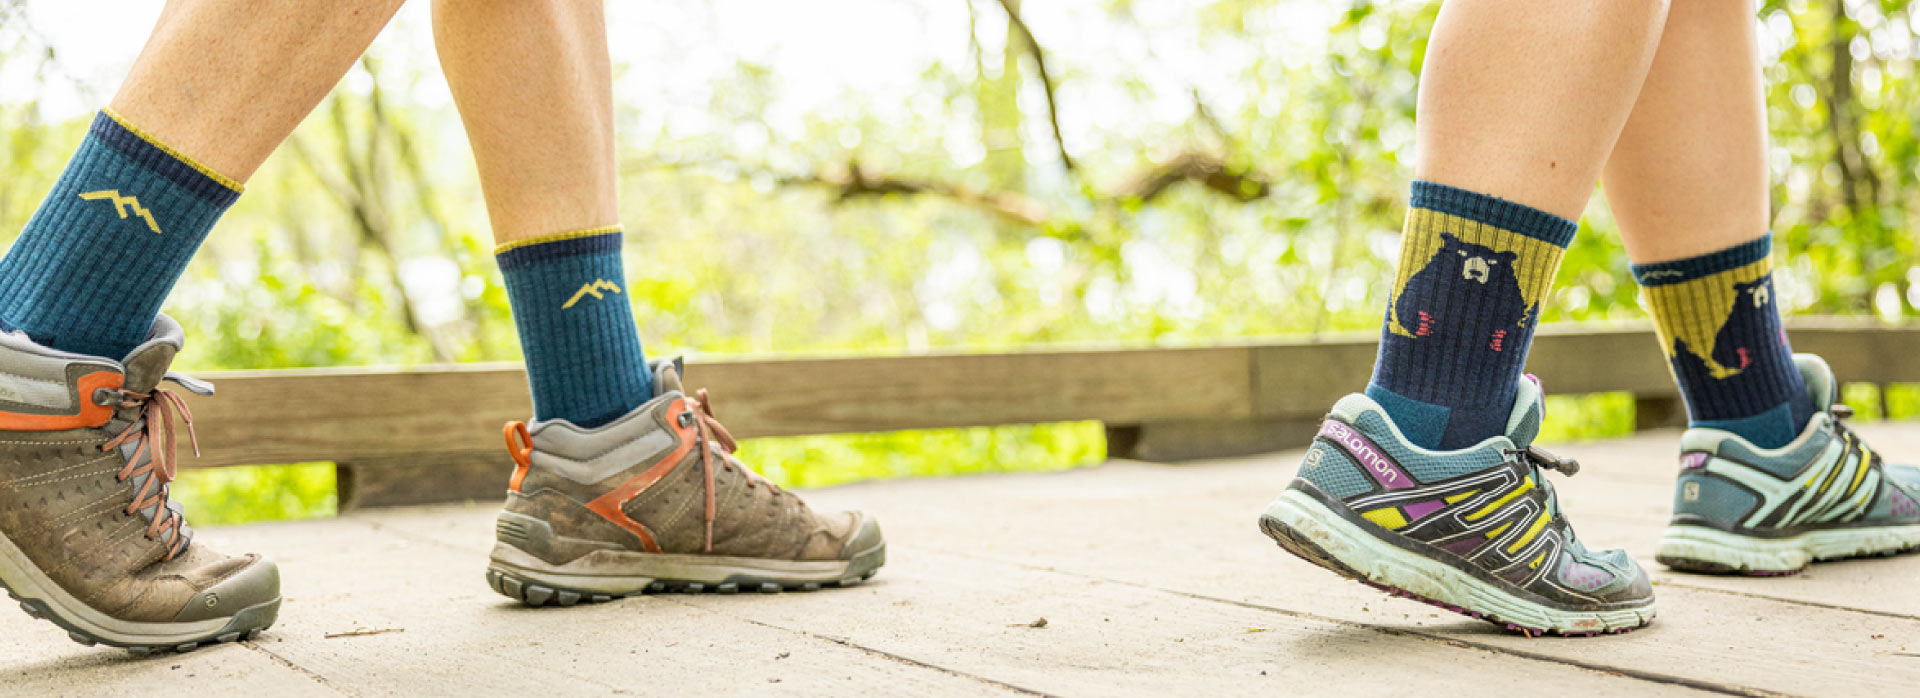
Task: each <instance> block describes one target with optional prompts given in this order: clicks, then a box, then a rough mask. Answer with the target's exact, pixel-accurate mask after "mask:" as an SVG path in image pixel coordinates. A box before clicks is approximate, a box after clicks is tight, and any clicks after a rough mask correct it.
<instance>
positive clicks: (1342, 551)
mask: <svg viewBox="0 0 1920 698" xmlns="http://www.w3.org/2000/svg"><path fill="white" fill-rule="evenodd" d="M1266 516H1267V517H1269V518H1272V519H1274V520H1276V521H1278V522H1280V523H1282V524H1285V525H1286V526H1287V527H1288V528H1291V529H1293V530H1294V531H1296V532H1298V533H1300V534H1302V535H1304V536H1305V537H1307V538H1308V539H1309V540H1311V541H1313V543H1314V545H1317V546H1320V548H1321V549H1322V550H1325V551H1326V553H1327V554H1328V555H1330V556H1332V557H1333V558H1335V559H1337V560H1339V561H1340V563H1341V564H1343V565H1346V566H1347V567H1349V568H1352V569H1354V570H1356V571H1358V572H1359V573H1361V574H1363V575H1366V577H1367V579H1370V580H1372V581H1374V582H1375V583H1378V584H1383V585H1386V586H1390V587H1395V588H1399V589H1403V590H1405V591H1407V592H1409V593H1412V594H1417V595H1419V596H1423V597H1426V598H1428V599H1432V600H1434V601H1438V602H1441V603H1446V604H1452V605H1454V606H1459V607H1461V608H1465V609H1467V610H1470V611H1475V612H1478V613H1482V614H1486V615H1488V616H1492V617H1494V618H1497V619H1499V620H1503V621H1507V622H1511V623H1516V624H1519V625H1524V626H1528V627H1532V628H1545V629H1549V630H1553V631H1556V632H1563V633H1584V632H1599V631H1605V630H1613V629H1620V628H1637V627H1640V626H1642V625H1646V624H1647V623H1648V622H1649V621H1651V620H1653V615H1654V604H1653V602H1652V600H1649V601H1648V602H1647V604H1646V605H1645V606H1640V607H1637V608H1628V609H1619V610H1611V611H1567V610H1562V609H1557V608H1552V607H1548V606H1543V605H1540V604H1538V603H1535V602H1532V601H1527V600H1524V599H1521V598H1518V597H1516V596H1514V595H1512V594H1510V593H1507V592H1506V591H1505V590H1503V589H1501V588H1499V587H1497V586H1494V585H1492V584H1488V583H1486V582H1483V581H1481V580H1480V579H1478V578H1476V577H1474V576H1473V575H1471V574H1468V573H1466V572H1462V571H1460V570H1458V569H1454V567H1453V566H1452V565H1448V564H1446V563H1444V562H1440V561H1438V560H1433V559H1430V558H1428V557H1425V556H1423V555H1419V554H1417V553H1413V552H1410V551H1407V550H1404V549H1401V548H1399V547H1397V546H1395V545H1393V544H1392V543H1388V542H1386V541H1383V540H1380V539H1379V538H1378V537H1376V536H1374V535H1373V534H1371V533H1368V532H1367V531H1365V530H1362V529H1361V528H1360V527H1358V526H1355V525H1354V524H1352V523H1351V522H1349V521H1347V520H1346V519H1345V518H1342V517H1341V516H1340V515H1339V514H1336V513H1334V512H1333V511H1332V510H1330V509H1328V508H1327V507H1326V505H1324V504H1321V503H1320V502H1319V501H1318V500H1316V499H1314V497H1313V496H1312V495H1309V494H1307V493H1305V492H1301V491H1299V490H1293V489H1289V490H1287V491H1286V493H1284V494H1282V495H1280V498H1279V499H1276V500H1274V502H1273V503H1272V504H1270V505H1267V511H1266Z"/></svg>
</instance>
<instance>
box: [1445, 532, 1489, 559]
mask: <svg viewBox="0 0 1920 698" xmlns="http://www.w3.org/2000/svg"><path fill="white" fill-rule="evenodd" d="M1486 542H1487V539H1485V538H1481V537H1480V536H1467V537H1465V538H1462V539H1460V540H1456V541H1454V542H1452V543H1447V544H1444V545H1441V546H1440V547H1441V549H1443V550H1446V551H1447V552H1450V553H1453V554H1455V555H1459V556H1460V557H1467V556H1470V555H1472V554H1473V551H1475V550H1479V549H1480V546H1482V545H1485V544H1486Z"/></svg>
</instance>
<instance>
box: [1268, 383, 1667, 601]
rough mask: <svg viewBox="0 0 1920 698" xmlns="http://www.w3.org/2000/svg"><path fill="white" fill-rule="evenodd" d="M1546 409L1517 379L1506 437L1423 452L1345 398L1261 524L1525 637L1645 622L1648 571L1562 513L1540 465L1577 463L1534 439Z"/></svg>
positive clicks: (1398, 587) (1356, 570) (1299, 550)
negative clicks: (1590, 537)
mask: <svg viewBox="0 0 1920 698" xmlns="http://www.w3.org/2000/svg"><path fill="white" fill-rule="evenodd" d="M1529 378H1531V377H1529ZM1542 408H1543V404H1542V400H1541V394H1540V388H1539V386H1538V385H1537V383H1536V382H1535V381H1533V380H1522V381H1520V393H1519V397H1518V398H1517V399H1516V400H1515V402H1514V408H1513V413H1512V416H1511V417H1510V418H1509V419H1508V421H1507V433H1506V434H1505V435H1503V436H1495V437H1492V438H1489V439H1487V440H1485V441H1482V442H1480V443H1479V444H1477V445H1475V446H1472V447H1470V448H1464V449H1460V450H1457V451H1429V450H1427V449H1424V448H1420V447H1419V446H1416V445H1414V444H1412V443H1410V442H1408V441H1407V440H1406V438H1405V437H1403V436H1401V432H1400V428H1399V427H1398V426H1396V425H1395V424H1394V423H1393V420H1392V419H1391V418H1389V417H1388V416H1387V413H1386V411H1385V410H1383V409H1381V407H1380V405H1379V404H1378V403H1376V402H1374V401H1373V400H1371V399H1369V398H1368V397H1367V396H1366V395H1363V394H1357V393H1356V394H1353V395H1348V396H1347V397H1345V398H1342V399H1341V400H1340V401H1339V402H1338V403H1336V404H1335V405H1334V406H1333V411H1332V412H1331V413H1330V414H1328V415H1327V420H1326V422H1325V423H1324V424H1323V425H1322V426H1321V428H1320V434H1319V436H1318V437H1316V438H1315V440H1314V443H1313V446H1312V447H1311V448H1310V449H1308V451H1307V455H1306V460H1305V461H1304V462H1303V463H1302V464H1301V466H1300V474H1299V476H1298V477H1296V478H1294V480H1293V483H1292V484H1291V485H1289V486H1288V487H1287V490H1286V492H1285V493H1283V494H1281V495H1280V498H1279V499H1277V500H1275V501H1274V502H1273V503H1272V504H1271V505H1268V507H1267V510H1266V513H1265V514H1263V515H1262V516H1261V517H1260V529H1261V530H1262V531H1264V532H1265V533H1266V534H1267V535H1268V536H1271V537H1272V538H1273V539H1274V540H1275V541H1277V542H1279V544H1280V547H1281V548H1284V549H1286V550H1287V551H1288V552H1291V553H1293V554H1295V555H1298V556H1300V557H1301V558H1304V559H1306V560H1307V561H1308V562H1312V563H1314V564H1316V565H1319V566H1321V567H1325V568H1327V569H1329V570H1333V571H1334V572H1336V573H1338V574H1340V575H1341V576H1344V577H1347V578H1349V579H1353V580H1355V581H1359V582H1362V583H1365V584H1367V585H1369V586H1373V587H1376V588H1379V589H1381V590H1384V591H1387V592H1389V593H1392V594H1394V595H1397V596H1406V597H1410V598H1414V599H1417V600H1420V601H1425V602H1427V603H1430V604H1433V605H1436V606H1440V607H1442V608H1446V609H1448V610H1451V611H1454V612H1456V613H1462V614H1465V615H1468V616H1472V617H1474V618H1480V619H1483V620H1487V621H1491V622H1493V623H1496V624H1499V625H1502V626H1505V627H1506V628H1508V629H1509V630H1513V631H1515V632H1519V633H1523V634H1526V635H1530V636H1531V635H1542V634H1546V633H1555V634H1559V635H1596V634H1599V633H1602V632H1611V633H1619V632H1626V631H1629V630H1633V629H1635V628H1639V627H1642V626H1645V625H1646V624H1647V623H1649V622H1652V620H1653V615H1654V602H1653V587H1652V585H1651V584H1650V583H1649V582H1648V581H1647V575H1646V572H1645V571H1643V570H1641V569H1640V566H1639V565H1637V564H1635V563H1634V561H1633V559H1632V558H1631V557H1628V556H1627V554H1626V553H1624V552H1622V551H1619V550H1608V551H1604V552H1598V553H1596V552H1593V551H1590V550H1588V549H1587V548H1586V546H1584V545H1581V543H1580V540H1579V539H1578V538H1576V537H1575V536H1574V533H1573V528H1572V526H1571V525H1570V524H1568V522H1567V518H1566V516H1565V515H1564V514H1562V513H1561V511H1560V507H1559V503H1558V501H1557V499H1556V498H1555V497H1554V493H1553V486H1552V485H1551V484H1550V483H1549V482H1548V481H1547V478H1546V477H1545V473H1544V472H1542V469H1543V468H1544V469H1554V470H1560V471H1562V472H1564V473H1566V474H1568V475H1571V474H1573V473H1574V472H1575V471H1576V470H1578V468H1579V466H1578V464H1576V463H1574V462H1573V461H1571V460H1561V459H1558V458H1555V457H1553V456H1552V455H1551V454H1548V453H1546V452H1545V451H1543V450H1541V449H1539V448H1537V447H1534V446H1533V438H1534V436H1535V435H1537V434H1538V433H1539V432H1540V420H1541V417H1542V415H1543V409H1542Z"/></svg>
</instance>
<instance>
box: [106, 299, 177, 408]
mask: <svg viewBox="0 0 1920 698" xmlns="http://www.w3.org/2000/svg"><path fill="white" fill-rule="evenodd" d="M184 344H186V335H185V334H183V333H182V332H181V331H180V323H177V322H174V320H173V318H170V317H167V316H165V315H161V316H160V317H158V318H155V319H154V321H153V329H151V330H149V331H148V332H147V340H146V341H144V342H141V343H140V346H137V347H134V348H133V351H130V352H127V358H125V359H121V360H120V365H121V366H123V367H125V368H126V376H127V379H126V383H125V384H123V385H122V386H121V387H122V388H124V389H126V390H128V391H131V392H136V393H150V392H153V389H154V388H156V387H159V385H160V380H161V379H163V378H166V377H167V367H168V366H170V365H172V364H173V357H174V356H175V355H177V354H179V353H180V347H181V346H183V345H184Z"/></svg>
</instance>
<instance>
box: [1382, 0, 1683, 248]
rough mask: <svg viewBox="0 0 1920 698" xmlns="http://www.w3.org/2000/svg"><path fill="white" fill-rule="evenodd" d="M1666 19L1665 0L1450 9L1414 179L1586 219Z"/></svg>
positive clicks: (1424, 84)
mask: <svg viewBox="0 0 1920 698" xmlns="http://www.w3.org/2000/svg"><path fill="white" fill-rule="evenodd" d="M1666 15H1667V3H1666V2H1665V0H1635V1H1633V2H1584V1H1581V0H1570V1H1569V0H1557V1H1554V2H1539V1H1536V0H1475V1H1472V2H1466V1H1463V0H1453V1H1452V2H1448V3H1446V4H1445V5H1442V6H1441V9H1440V16H1439V19H1438V20H1437V21H1436V22H1435V23H1434V27H1433V37H1432V40H1431V43H1430V44H1429V47H1428V48H1427V63H1426V67H1425V69H1424V70H1423V71H1422V72H1421V75H1420V105H1419V114H1420V118H1419V123H1418V125H1417V136H1416V137H1417V138H1418V143H1419V145H1418V147H1417V148H1416V150H1417V151H1418V153H1419V161H1418V162H1417V163H1416V164H1415V165H1414V175H1415V176H1416V177H1418V178H1419V179H1423V180H1427V181H1431V182H1439V183H1441V184H1447V185H1451V186H1455V187H1459V188H1462V189H1468V190H1472V191H1476V192H1480V193H1484V194H1488V195H1491V196H1498V197H1500V198H1503V199H1507V200H1509V201H1515V202H1518V203H1521V204H1525V205H1527V206H1531V207H1533V208H1537V209H1540V210H1543V211H1546V212H1548V213H1552V214H1554V215H1557V216H1560V217H1562V218H1567V219H1573V220H1577V219H1579V217H1580V212H1581V211H1582V210H1583V209H1585V208H1586V205H1587V199H1588V198H1589V197H1590V196H1591V195H1592V193H1593V184H1594V182H1595V181H1597V180H1598V179H1599V178H1600V171H1601V167H1602V165H1604V164H1605V163H1606V161H1607V153H1608V152H1610V151H1612V150H1613V149H1614V140H1615V139H1616V138H1618V137H1619V135H1620V129H1621V126H1622V125H1623V124H1625V123H1626V121H1627V114H1628V113H1629V112H1630V111H1631V110H1632V109H1633V105H1634V100H1635V98H1636V96H1637V95H1638V94H1639V93H1640V83H1641V82H1642V80H1644V79H1645V77H1646V74H1647V66H1648V65H1649V64H1651V63H1652V62H1653V55H1654V47H1655V46H1656V45H1657V44H1658V43H1659V38H1660V27H1661V24H1662V23H1663V22H1665V21H1666Z"/></svg>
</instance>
